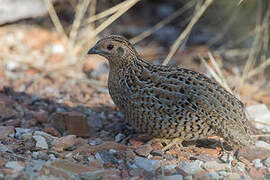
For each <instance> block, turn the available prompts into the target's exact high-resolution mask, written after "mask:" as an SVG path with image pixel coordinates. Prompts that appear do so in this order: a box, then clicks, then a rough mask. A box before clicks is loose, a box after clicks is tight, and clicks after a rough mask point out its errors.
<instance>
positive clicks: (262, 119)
mask: <svg viewBox="0 0 270 180" xmlns="http://www.w3.org/2000/svg"><path fill="white" fill-rule="evenodd" d="M246 109H247V112H248V114H249V116H250V118H251V119H252V120H254V122H255V123H254V124H255V127H256V128H257V129H261V130H263V131H264V132H270V126H269V125H267V124H269V119H270V111H269V109H268V108H267V106H266V105H265V104H259V105H254V106H249V107H247V108H246Z"/></svg>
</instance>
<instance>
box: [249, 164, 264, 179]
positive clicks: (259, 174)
mask: <svg viewBox="0 0 270 180" xmlns="http://www.w3.org/2000/svg"><path fill="white" fill-rule="evenodd" d="M249 175H250V177H251V178H252V179H262V178H263V176H264V175H263V173H262V172H261V171H259V170H257V169H256V168H254V167H252V166H251V167H250V169H249Z"/></svg>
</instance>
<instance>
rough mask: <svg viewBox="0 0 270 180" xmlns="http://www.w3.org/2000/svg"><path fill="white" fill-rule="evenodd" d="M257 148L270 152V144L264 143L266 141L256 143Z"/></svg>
mask: <svg viewBox="0 0 270 180" xmlns="http://www.w3.org/2000/svg"><path fill="white" fill-rule="evenodd" d="M255 146H257V147H262V148H266V149H269V150H270V144H268V143H266V142H264V141H256V143H255Z"/></svg>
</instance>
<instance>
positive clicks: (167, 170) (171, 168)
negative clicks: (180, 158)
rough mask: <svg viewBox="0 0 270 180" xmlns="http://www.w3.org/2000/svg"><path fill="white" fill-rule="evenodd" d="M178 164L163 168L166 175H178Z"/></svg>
mask: <svg viewBox="0 0 270 180" xmlns="http://www.w3.org/2000/svg"><path fill="white" fill-rule="evenodd" d="M175 168H176V164H170V165H166V166H164V167H163V171H164V173H165V174H175V173H176V169H175Z"/></svg>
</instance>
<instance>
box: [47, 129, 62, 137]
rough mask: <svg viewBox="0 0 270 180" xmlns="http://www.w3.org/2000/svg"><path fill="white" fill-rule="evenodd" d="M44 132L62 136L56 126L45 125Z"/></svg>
mask: <svg viewBox="0 0 270 180" xmlns="http://www.w3.org/2000/svg"><path fill="white" fill-rule="evenodd" d="M44 132H46V133H47V134H50V135H52V136H54V137H61V133H60V132H59V131H58V130H57V129H55V128H54V127H45V129H44Z"/></svg>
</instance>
